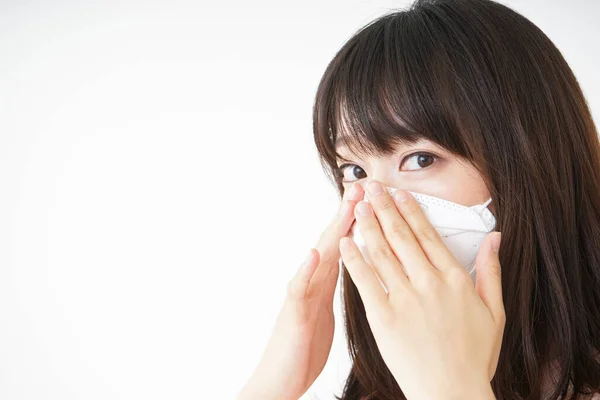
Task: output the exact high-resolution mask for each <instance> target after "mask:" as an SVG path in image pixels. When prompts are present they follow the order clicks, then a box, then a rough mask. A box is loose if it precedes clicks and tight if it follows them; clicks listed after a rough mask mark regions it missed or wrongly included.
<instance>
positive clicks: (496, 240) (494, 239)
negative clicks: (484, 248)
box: [492, 232, 502, 253]
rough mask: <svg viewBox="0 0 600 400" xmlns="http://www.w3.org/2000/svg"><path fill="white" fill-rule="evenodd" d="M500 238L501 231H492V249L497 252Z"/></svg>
mask: <svg viewBox="0 0 600 400" xmlns="http://www.w3.org/2000/svg"><path fill="white" fill-rule="evenodd" d="M501 240H502V233H501V232H496V233H494V237H492V250H493V251H494V252H495V253H497V252H498V250H499V249H500V241H501Z"/></svg>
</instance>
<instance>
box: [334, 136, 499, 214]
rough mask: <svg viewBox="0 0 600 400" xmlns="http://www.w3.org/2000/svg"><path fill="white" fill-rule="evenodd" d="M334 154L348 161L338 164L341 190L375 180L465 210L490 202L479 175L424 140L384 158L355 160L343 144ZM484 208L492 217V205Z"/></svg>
mask: <svg viewBox="0 0 600 400" xmlns="http://www.w3.org/2000/svg"><path fill="white" fill-rule="evenodd" d="M337 150H338V153H340V155H341V156H343V157H344V158H347V159H348V160H350V161H344V160H338V167H342V169H340V174H343V178H342V180H343V183H344V189H345V190H348V189H350V187H351V186H352V184H353V183H354V182H359V184H360V185H361V186H362V187H363V188H364V189H366V185H367V183H368V182H369V181H371V180H377V181H379V182H380V183H382V184H383V185H385V186H389V187H392V188H397V189H406V190H409V191H412V192H417V193H423V194H427V195H430V196H435V197H440V198H442V199H445V200H448V201H452V202H455V203H458V204H461V205H464V206H468V207H470V206H474V205H477V204H481V203H485V202H486V201H487V200H488V199H489V198H490V193H489V191H488V189H487V186H486V185H485V183H484V181H483V179H482V177H481V174H480V173H479V172H478V171H477V170H476V169H475V168H474V167H473V166H472V165H471V164H470V163H467V162H466V161H464V160H463V159H461V158H458V157H456V156H454V155H452V154H451V153H450V152H448V151H447V150H445V149H444V148H442V147H440V146H438V145H437V144H435V143H433V142H431V141H429V140H426V139H421V140H419V141H418V142H416V143H414V144H400V145H398V146H397V148H396V151H395V152H394V153H393V155H392V156H388V157H369V158H363V159H359V158H357V156H355V155H353V154H351V153H350V152H349V150H348V149H347V148H346V146H345V144H343V142H341V143H340V144H338V145H337ZM488 207H489V209H490V211H491V212H492V213H494V214H495V209H494V201H492V202H491V203H490V205H489V206H488Z"/></svg>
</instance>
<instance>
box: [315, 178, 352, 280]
mask: <svg viewBox="0 0 600 400" xmlns="http://www.w3.org/2000/svg"><path fill="white" fill-rule="evenodd" d="M353 188H354V190H352V188H351V190H349V191H348V192H347V193H344V198H343V201H342V205H341V206H340V208H339V210H338V212H337V214H336V215H335V216H334V217H333V219H332V220H331V222H330V223H329V225H328V226H327V228H326V229H325V230H324V231H323V233H321V236H320V237H319V241H318V242H317V244H316V246H315V249H316V250H317V251H318V252H319V255H320V265H319V267H318V268H317V271H316V272H315V274H314V277H313V279H312V282H313V283H315V284H316V285H317V286H323V285H325V286H327V288H331V287H335V283H336V282H337V278H338V273H339V260H340V250H339V242H340V239H341V238H342V237H344V236H346V235H347V234H348V232H349V231H350V227H351V226H352V222H353V221H354V212H353V210H354V206H355V205H356V203H357V201H358V200H357V199H360V198H362V197H363V196H364V190H363V189H362V187H361V186H360V185H358V184H356V183H355V184H354V185H353ZM330 291H331V290H330Z"/></svg>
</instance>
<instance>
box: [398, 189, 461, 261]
mask: <svg viewBox="0 0 600 400" xmlns="http://www.w3.org/2000/svg"><path fill="white" fill-rule="evenodd" d="M393 197H394V202H395V203H396V205H397V207H398V210H400V213H401V214H402V218H403V219H404V220H405V221H406V223H407V224H408V227H409V229H410V230H411V231H412V232H413V234H412V235H411V236H413V237H414V239H413V240H416V242H417V243H418V245H419V247H420V248H421V254H425V255H426V256H427V259H428V260H429V263H428V264H429V265H431V266H433V268H436V269H438V270H440V271H442V272H445V271H448V269H449V268H459V267H460V265H459V264H458V263H457V262H456V259H455V258H454V256H453V255H452V253H451V252H450V250H449V249H448V247H446V245H445V244H444V242H443V241H442V238H441V237H440V235H439V233H438V232H437V231H436V230H435V228H434V227H433V225H431V222H430V221H429V220H428V219H427V217H426V216H425V214H424V213H423V209H422V208H421V205H420V204H419V203H418V202H417V200H416V199H415V198H414V197H413V196H412V195H411V194H410V193H409V192H407V191H406V190H397V191H395V192H394V196H393Z"/></svg>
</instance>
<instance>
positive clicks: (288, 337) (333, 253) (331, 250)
mask: <svg viewBox="0 0 600 400" xmlns="http://www.w3.org/2000/svg"><path fill="white" fill-rule="evenodd" d="M352 192H353V191H352V190H348V191H346V192H345V193H344V198H343V199H342V204H341V205H340V207H339V209H338V212H337V214H336V215H335V216H334V218H333V219H332V220H331V221H330V223H329V224H328V226H327V227H326V229H325V230H324V231H323V232H322V233H321V235H320V237H319V240H318V242H317V245H316V246H315V247H314V248H313V249H310V255H309V257H308V259H307V260H305V262H304V263H303V264H302V265H301V266H300V268H299V269H298V271H297V272H296V274H295V276H294V277H293V278H292V279H291V280H290V281H289V282H288V286H287V293H286V297H285V299H284V303H283V306H282V308H281V311H280V312H279V315H278V317H277V320H276V322H275V327H274V329H273V331H272V333H271V337H270V339H269V341H268V343H267V346H266V349H265V351H264V352H263V355H262V357H261V360H260V361H259V363H258V366H257V367H256V369H255V370H254V372H253V374H252V376H251V378H250V379H249V380H248V382H247V383H246V385H245V386H244V388H243V389H242V390H241V392H240V393H239V394H238V397H237V399H238V400H250V399H252V400H254V399H257V400H258V399H260V400H291V399H293V400H297V399H298V398H300V396H302V394H304V393H305V392H306V391H307V390H308V389H309V388H310V386H311V385H312V384H313V382H314V381H315V380H316V378H317V377H318V376H319V375H320V373H321V372H322V370H323V368H324V367H325V364H326V362H327V358H328V357H329V352H330V350H331V345H332V343H333V334H334V327H335V322H334V314H333V297H334V292H335V288H336V285H337V280H338V276H339V269H340V267H339V260H340V251H339V241H340V239H341V238H342V237H344V236H346V235H347V234H348V233H349V231H350V227H351V226H352V223H353V222H354V213H353V209H354V207H355V205H356V203H357V202H358V200H360V199H362V198H363V195H364V189H362V187H360V186H357V187H356V188H355V189H354V192H353V193H352ZM315 250H316V251H315Z"/></svg>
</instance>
